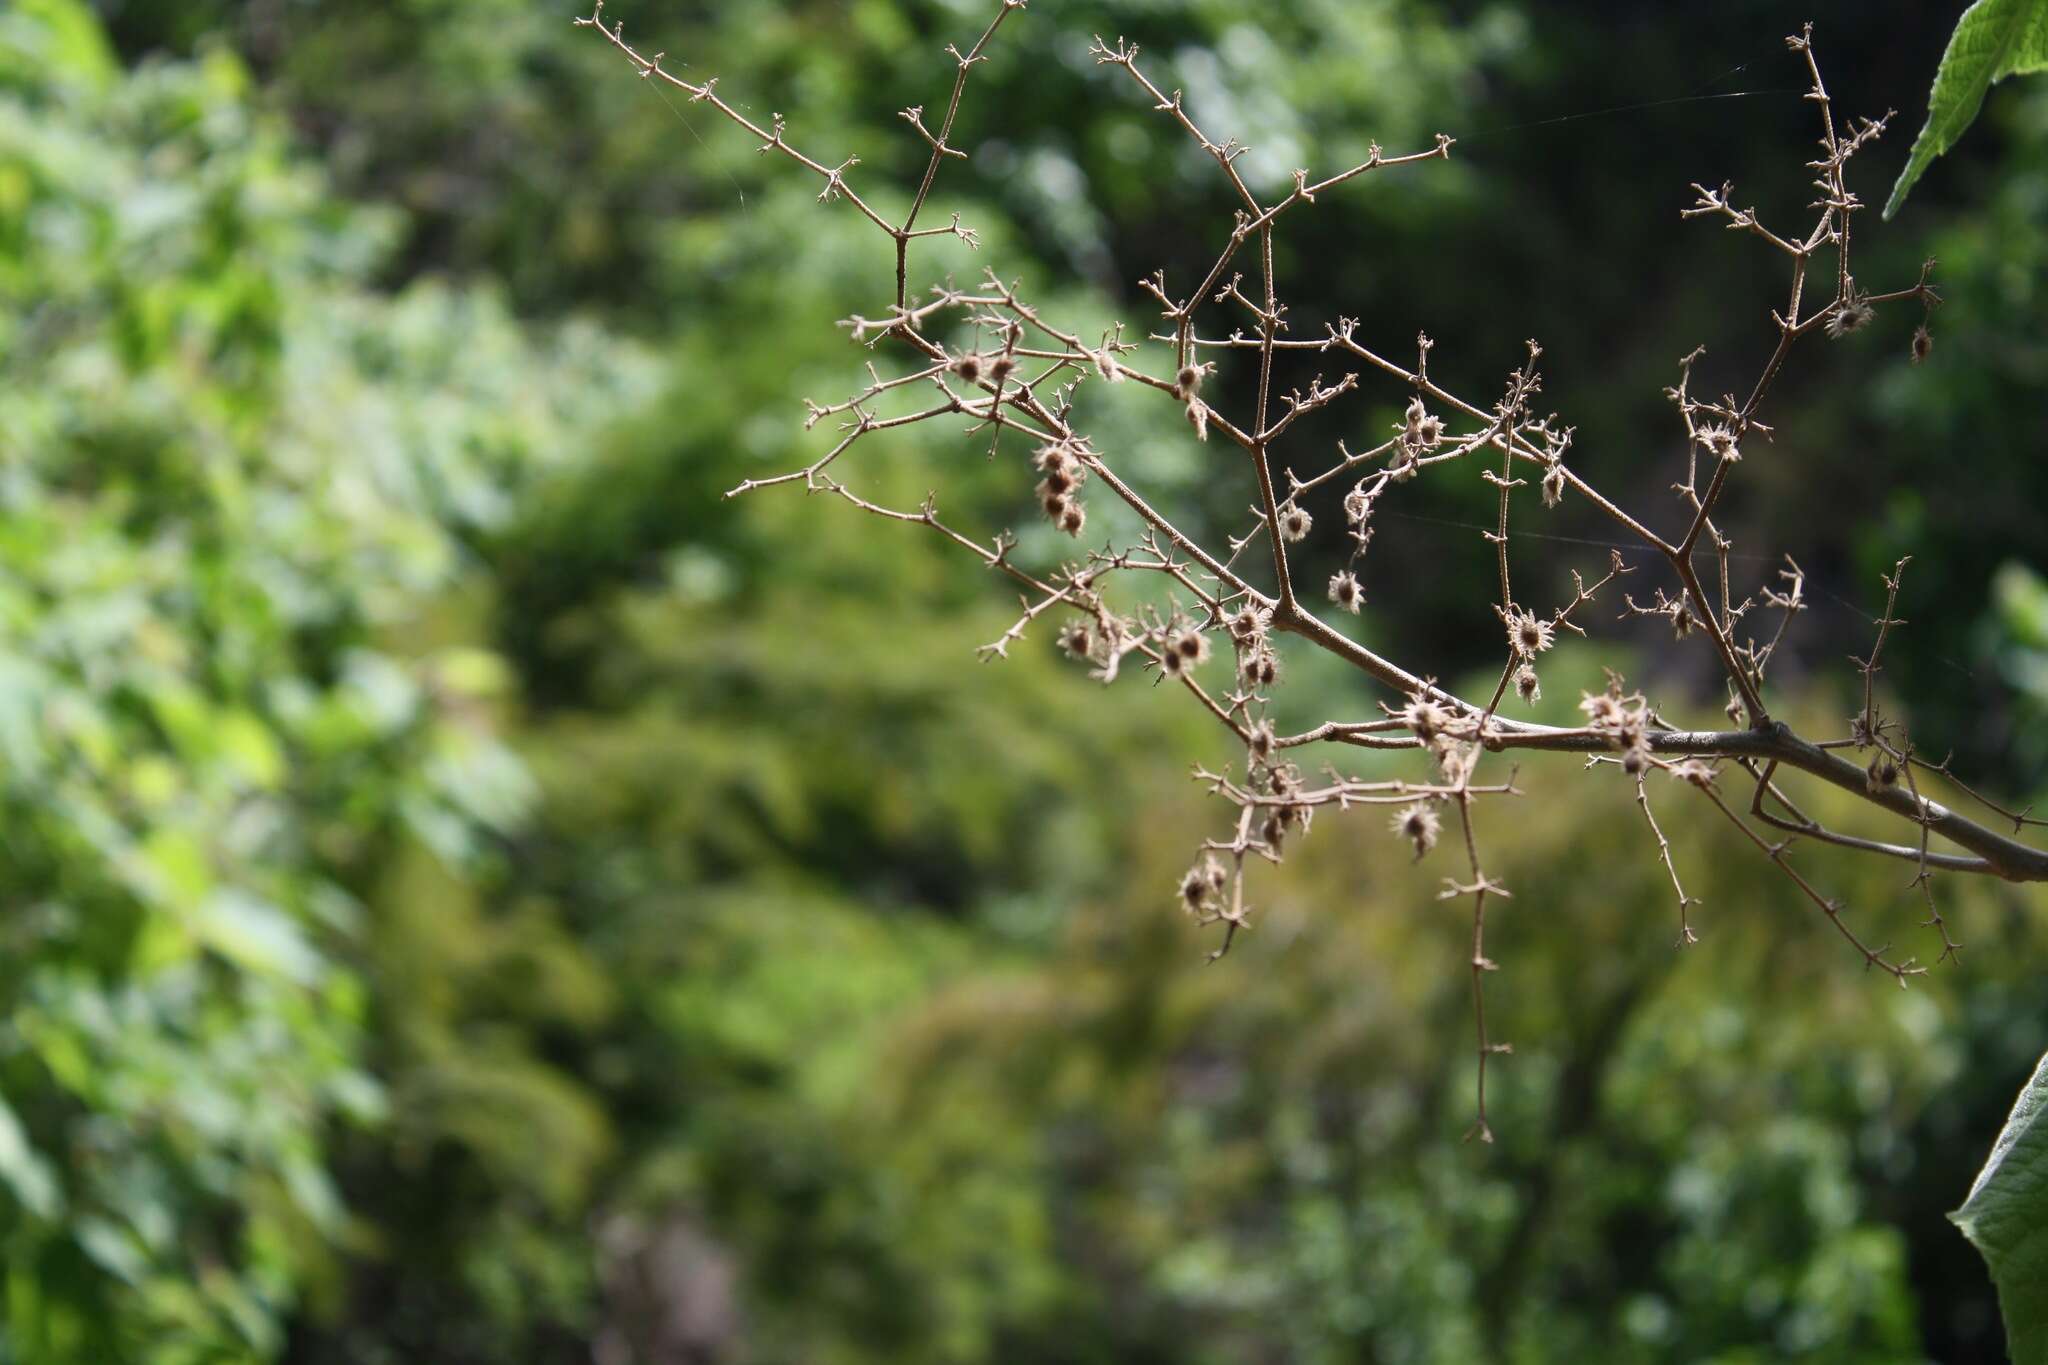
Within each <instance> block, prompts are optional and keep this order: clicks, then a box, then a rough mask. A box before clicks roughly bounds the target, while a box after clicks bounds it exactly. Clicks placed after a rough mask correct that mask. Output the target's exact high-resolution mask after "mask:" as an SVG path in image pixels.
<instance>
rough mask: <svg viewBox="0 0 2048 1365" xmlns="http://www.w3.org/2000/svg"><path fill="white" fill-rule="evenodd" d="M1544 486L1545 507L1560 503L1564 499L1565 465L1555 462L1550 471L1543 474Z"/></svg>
mask: <svg viewBox="0 0 2048 1365" xmlns="http://www.w3.org/2000/svg"><path fill="white" fill-rule="evenodd" d="M1542 487H1543V505H1544V506H1545V507H1555V506H1557V505H1558V503H1560V502H1562V501H1564V466H1563V465H1562V464H1554V465H1552V466H1551V467H1550V472H1549V473H1547V474H1545V475H1544V476H1543V484H1542Z"/></svg>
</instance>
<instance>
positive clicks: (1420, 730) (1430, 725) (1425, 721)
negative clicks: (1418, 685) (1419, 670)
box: [1398, 695, 1451, 742]
mask: <svg viewBox="0 0 2048 1365" xmlns="http://www.w3.org/2000/svg"><path fill="white" fill-rule="evenodd" d="M1398 718H1399V720H1400V722H1401V723H1402V724H1403V725H1405V726H1407V727H1408V728H1409V729H1410V730H1413V731H1414V732H1415V737H1416V738H1417V739H1420V740H1423V741H1425V742H1427V741H1429V740H1432V739H1435V738H1436V737H1437V736H1438V735H1440V734H1442V733H1443V730H1444V727H1445V726H1447V725H1449V724H1450V723H1451V713H1450V712H1448V711H1446V710H1444V708H1443V707H1441V706H1439V705H1437V704H1436V702H1434V701H1433V700H1431V699H1430V698H1428V697H1425V696H1421V695H1417V696H1413V697H1410V698H1409V699H1408V704H1407V705H1406V706H1404V707H1402V708H1401V711H1400V715H1399V717H1398Z"/></svg>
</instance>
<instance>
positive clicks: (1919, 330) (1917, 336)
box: [1913, 322, 1934, 365]
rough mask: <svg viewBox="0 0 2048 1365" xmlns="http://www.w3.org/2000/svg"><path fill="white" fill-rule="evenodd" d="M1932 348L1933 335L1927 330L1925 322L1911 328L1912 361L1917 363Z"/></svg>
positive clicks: (1924, 357)
mask: <svg viewBox="0 0 2048 1365" xmlns="http://www.w3.org/2000/svg"><path fill="white" fill-rule="evenodd" d="M1933 350H1934V337H1933V336H1932V335H1931V334H1930V333H1929V332H1928V330H1927V324H1926V323H1924V322H1923V323H1921V324H1920V325H1919V326H1918V327H1915V328H1914V329H1913V363H1914V364H1915V365H1918V364H1919V363H1920V362H1921V361H1923V360H1925V359H1927V356H1928V354H1929V353H1930V352H1931V351H1933Z"/></svg>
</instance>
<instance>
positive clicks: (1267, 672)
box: [1243, 645, 1280, 687]
mask: <svg viewBox="0 0 2048 1365" xmlns="http://www.w3.org/2000/svg"><path fill="white" fill-rule="evenodd" d="M1243 671H1244V680H1245V681H1246V682H1248V683H1250V684H1251V685H1252V686H1254V687H1271V686H1272V685H1273V684H1274V683H1275V682H1276V681H1278V680H1279V677H1280V660H1279V659H1278V658H1277V657H1275V656H1274V654H1273V651H1272V650H1270V649H1268V648H1267V647H1266V646H1264V645H1260V646H1259V647H1258V648H1256V649H1254V650H1252V652H1251V653H1249V654H1247V655H1245V656H1244V669H1243Z"/></svg>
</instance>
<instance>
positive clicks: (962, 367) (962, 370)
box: [951, 351, 981, 384]
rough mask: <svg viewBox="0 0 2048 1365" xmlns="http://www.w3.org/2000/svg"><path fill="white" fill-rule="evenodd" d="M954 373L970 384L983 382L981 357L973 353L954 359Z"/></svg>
mask: <svg viewBox="0 0 2048 1365" xmlns="http://www.w3.org/2000/svg"><path fill="white" fill-rule="evenodd" d="M951 368H952V371H953V373H954V374H957V375H959V376H960V377H961V378H962V379H964V380H966V381H967V382H968V383H970V384H978V383H980V382H981V357H980V356H979V355H977V354H975V353H974V352H973V351H969V352H967V353H966V354H965V355H958V356H955V357H953V364H952V367H951Z"/></svg>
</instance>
